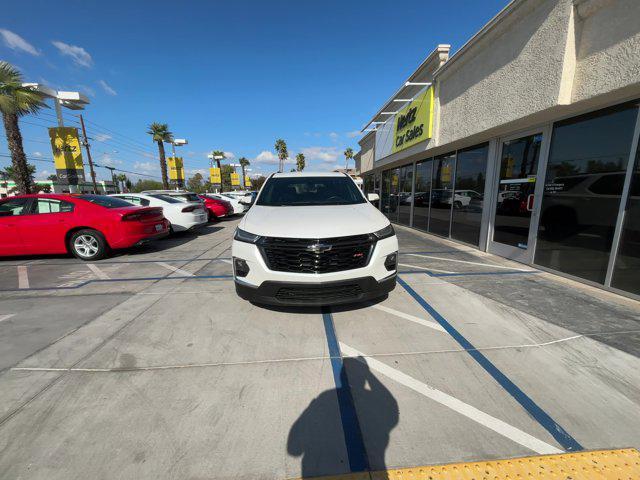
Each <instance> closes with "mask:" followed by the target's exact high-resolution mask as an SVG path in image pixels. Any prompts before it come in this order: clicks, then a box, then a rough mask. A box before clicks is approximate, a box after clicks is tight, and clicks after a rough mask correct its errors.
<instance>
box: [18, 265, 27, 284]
mask: <svg viewBox="0 0 640 480" xmlns="http://www.w3.org/2000/svg"><path fill="white" fill-rule="evenodd" d="M18 288H29V272H28V271H27V267H25V266H24V265H21V266H19V267H18Z"/></svg>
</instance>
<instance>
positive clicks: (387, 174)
mask: <svg viewBox="0 0 640 480" xmlns="http://www.w3.org/2000/svg"><path fill="white" fill-rule="evenodd" d="M390 178H391V170H385V171H384V172H382V185H381V188H380V193H381V195H380V211H381V212H382V213H384V214H385V215H386V216H387V217H388V216H389V184H390Z"/></svg>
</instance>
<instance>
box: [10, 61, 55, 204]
mask: <svg viewBox="0 0 640 480" xmlns="http://www.w3.org/2000/svg"><path fill="white" fill-rule="evenodd" d="M43 99H44V97H43V95H42V94H41V93H40V92H36V91H34V90H32V89H30V88H27V87H23V86H22V75H21V74H20V72H19V71H18V69H17V68H15V67H14V66H12V65H11V64H9V63H7V62H4V61H0V112H2V120H3V122H4V131H5V134H6V136H7V145H8V146H9V151H10V152H11V162H12V164H13V169H14V171H15V182H16V189H17V190H18V191H19V192H21V193H32V192H33V190H34V185H33V176H32V175H30V174H29V167H28V165H27V157H26V156H25V154H24V147H23V146H22V134H21V133H20V125H19V124H18V118H19V117H21V116H23V115H27V114H29V113H36V112H38V111H39V110H40V109H41V108H44V107H46V105H45V103H44V101H43Z"/></svg>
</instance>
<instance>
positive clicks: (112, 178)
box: [104, 166, 119, 193]
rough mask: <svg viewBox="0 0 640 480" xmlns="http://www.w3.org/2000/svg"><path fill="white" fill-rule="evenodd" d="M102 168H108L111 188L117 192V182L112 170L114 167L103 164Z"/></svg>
mask: <svg viewBox="0 0 640 480" xmlns="http://www.w3.org/2000/svg"><path fill="white" fill-rule="evenodd" d="M104 168H106V169H108V170H111V181H112V182H113V188H115V190H116V193H119V192H118V182H116V176H115V174H114V173H113V171H114V170H115V168H114V167H107V166H105V167H104ZM105 190H106V189H105ZM105 193H106V192H105Z"/></svg>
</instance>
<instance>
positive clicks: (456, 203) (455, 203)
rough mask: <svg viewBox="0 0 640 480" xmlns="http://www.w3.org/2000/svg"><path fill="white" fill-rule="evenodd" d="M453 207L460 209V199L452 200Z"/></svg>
mask: <svg viewBox="0 0 640 480" xmlns="http://www.w3.org/2000/svg"><path fill="white" fill-rule="evenodd" d="M453 208H455V209H456V210H460V209H461V208H462V202H461V201H460V200H456V201H455V202H453Z"/></svg>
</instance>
